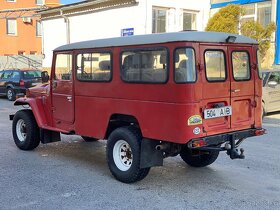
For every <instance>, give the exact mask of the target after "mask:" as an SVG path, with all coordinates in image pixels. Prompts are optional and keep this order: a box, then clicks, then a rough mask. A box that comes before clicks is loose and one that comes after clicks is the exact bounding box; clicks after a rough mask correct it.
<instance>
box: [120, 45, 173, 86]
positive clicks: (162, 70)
mask: <svg viewBox="0 0 280 210" xmlns="http://www.w3.org/2000/svg"><path fill="white" fill-rule="evenodd" d="M167 69H168V67H167V50H166V49H160V50H137V51H126V52H123V53H122V69H121V71H122V79H123V80H124V81H126V82H138V83H165V82H166V81H167V78H168V74H167V72H168V70H167Z"/></svg>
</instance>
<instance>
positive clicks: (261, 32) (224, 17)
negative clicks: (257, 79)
mask: <svg viewBox="0 0 280 210" xmlns="http://www.w3.org/2000/svg"><path fill="white" fill-rule="evenodd" d="M244 12H245V11H244V9H243V8H242V7H241V6H240V5H233V4H230V5H228V6H226V7H223V8H221V9H220V10H219V11H218V12H217V13H216V14H214V15H213V17H211V18H210V19H209V21H208V24H207V26H206V29H205V30H206V31H217V32H227V33H234V34H238V33H239V31H238V27H239V21H240V17H241V16H242V15H243V14H244ZM275 28H276V26H275V24H274V23H270V24H268V25H267V26H266V27H263V26H262V25H261V24H260V23H258V22H256V21H253V20H250V21H246V22H241V23H240V31H241V34H242V35H244V36H248V37H251V38H253V39H256V40H257V41H258V42H259V49H260V53H261V55H262V57H264V56H265V54H266V52H267V50H268V49H269V47H270V37H271V35H272V33H273V32H274V31H275Z"/></svg>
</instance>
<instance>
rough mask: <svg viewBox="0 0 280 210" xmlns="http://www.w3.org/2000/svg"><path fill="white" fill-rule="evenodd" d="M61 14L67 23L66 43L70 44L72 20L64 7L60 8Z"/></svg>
mask: <svg viewBox="0 0 280 210" xmlns="http://www.w3.org/2000/svg"><path fill="white" fill-rule="evenodd" d="M60 16H61V17H62V18H63V19H64V22H65V23H66V43H67V44H70V20H69V18H68V17H66V16H65V15H64V14H63V11H62V9H60Z"/></svg>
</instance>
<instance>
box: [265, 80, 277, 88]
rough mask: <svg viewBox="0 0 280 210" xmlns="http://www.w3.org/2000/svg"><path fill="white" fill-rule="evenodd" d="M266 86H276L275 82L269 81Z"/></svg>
mask: <svg viewBox="0 0 280 210" xmlns="http://www.w3.org/2000/svg"><path fill="white" fill-rule="evenodd" d="M267 85H268V87H271V88H274V87H276V86H277V82H276V81H269V82H268V83H267Z"/></svg>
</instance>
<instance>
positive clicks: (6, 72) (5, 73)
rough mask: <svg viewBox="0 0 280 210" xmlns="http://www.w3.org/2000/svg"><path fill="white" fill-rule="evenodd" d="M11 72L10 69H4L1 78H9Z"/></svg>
mask: <svg viewBox="0 0 280 210" xmlns="http://www.w3.org/2000/svg"><path fill="white" fill-rule="evenodd" d="M11 74H12V72H11V71H5V72H4V74H3V79H9V78H11Z"/></svg>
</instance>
